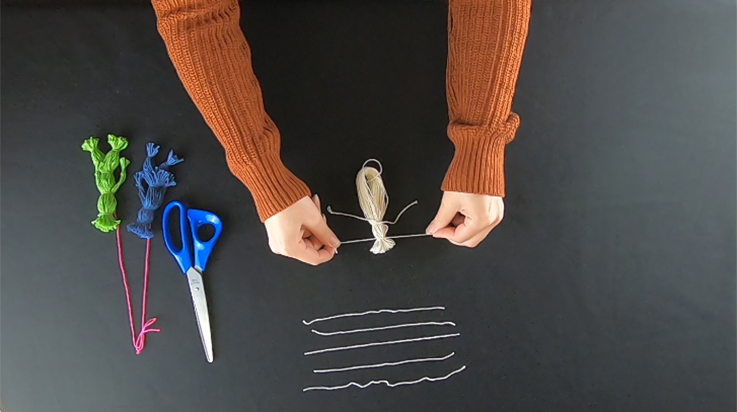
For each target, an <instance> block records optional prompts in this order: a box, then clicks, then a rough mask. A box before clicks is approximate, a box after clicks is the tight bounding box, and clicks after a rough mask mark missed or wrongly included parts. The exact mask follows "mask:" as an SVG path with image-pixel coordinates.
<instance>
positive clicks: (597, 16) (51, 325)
mask: <svg viewBox="0 0 737 412" xmlns="http://www.w3.org/2000/svg"><path fill="white" fill-rule="evenodd" d="M6 3H7V4H9V3H12V2H6ZM15 3H16V4H17V3H18V2H15ZM41 3H43V2H41ZM82 3H84V2H82ZM88 3H89V2H88ZM446 7H447V6H446V5H444V4H442V3H436V2H421V1H417V2H412V1H408V2H399V3H393V2H381V3H357V2H342V3H337V2H317V3H312V2H310V3H303V2H295V3H286V2H279V3H270V4H267V3H249V4H247V5H245V6H244V10H243V14H244V17H243V20H242V22H243V27H244V30H245V32H246V35H247V38H248V39H249V41H250V43H251V45H252V48H253V50H254V67H255V70H256V73H257V75H258V76H259V79H260V81H261V83H262V87H263V89H264V93H265V102H266V107H267V110H268V111H269V113H270V114H271V116H272V117H273V118H274V119H275V121H276V122H277V124H278V125H279V126H280V128H281V131H282V133H283V148H284V154H283V157H284V160H285V163H286V164H287V165H288V166H289V167H290V168H291V169H292V170H293V171H294V172H295V173H296V174H297V175H298V176H300V177H302V178H303V179H304V180H305V181H306V182H307V183H308V184H309V185H310V187H311V188H312V189H313V190H314V191H316V192H317V193H319V194H320V196H321V198H322V199H323V202H324V203H327V204H331V205H332V206H334V207H335V208H336V209H340V210H346V211H353V212H357V211H358V205H357V201H356V199H355V188H354V183H353V179H354V176H355V173H356V171H357V170H358V168H359V167H360V166H361V164H362V162H363V160H364V159H366V158H368V157H377V158H379V159H381V160H382V161H383V163H384V168H385V182H386V184H387V188H388V191H389V195H390V197H391V201H392V203H391V205H390V207H389V212H388V215H389V216H394V215H395V214H396V212H397V211H398V210H399V209H400V208H401V207H402V206H404V204H406V203H408V202H410V201H412V200H414V199H419V201H420V205H419V206H417V207H416V208H415V209H412V210H411V211H409V212H408V213H407V214H406V215H405V216H404V217H403V218H402V221H401V223H400V224H398V225H397V226H396V227H394V228H392V229H391V233H412V232H417V231H421V230H422V229H424V227H425V225H426V224H427V223H428V221H429V220H430V219H431V218H432V216H433V215H434V212H435V208H436V206H437V204H438V202H439V199H440V195H441V193H440V191H439V189H438V188H439V185H440V182H441V179H442V176H443V174H444V170H445V168H446V166H447V164H448V162H449V161H450V159H451V157H452V145H451V144H450V142H449V141H448V140H447V139H446V138H445V125H446V121H447V117H446V103H445V94H444V93H445V91H444V70H445V58H446V27H445V24H446ZM155 23H156V22H155V18H154V14H153V11H152V10H151V9H150V8H149V7H148V6H146V5H131V6H116V7H105V8H103V7H100V6H84V7H82V6H78V7H40V8H38V7H34V8H10V7H9V8H3V10H2V267H1V269H2V307H1V313H2V335H1V340H0V345H1V350H2V358H1V362H2V363H1V368H2V370H1V379H2V380H1V385H2V386H1V389H2V393H1V394H0V396H1V402H2V410H3V411H4V412H46V411H73V412H99V411H110V412H113V411H130V410H136V411H156V412H164V411H177V412H187V411H235V410H238V411H241V410H242V411H307V412H313V411H315V412H316V411H321V412H322V411H324V412H330V411H418V412H419V411H500V410H509V411H533V410H541V411H566V412H567V411H584V410H585V411H648V412H651V411H704V412H721V411H734V410H735V385H736V381H735V286H736V285H735V247H736V245H735V186H736V182H735V132H736V128H735V113H736V111H737V107H736V103H735V95H736V90H735V71H736V70H735V61H736V60H737V59H736V58H735V5H734V2H729V1H685V0H679V1H675V0H661V1H647V2H644V1H614V0H612V1H604V0H600V1H542V0H540V1H536V2H534V5H533V15H532V22H531V28H530V33H529V38H528V46H527V49H526V51H525V56H524V60H523V66H522V72H521V75H520V79H519V83H518V90H517V95H516V99H515V104H514V108H515V111H516V112H517V113H519V114H520V116H521V117H522V126H521V128H520V130H519V133H518V136H517V139H516V140H515V141H514V142H513V143H512V144H511V145H510V146H509V148H508V152H507V153H508V156H507V166H506V170H507V176H508V179H507V180H508V198H507V200H506V204H507V216H506V218H505V220H504V222H503V223H502V225H501V226H500V227H499V228H498V229H496V230H495V231H494V232H493V233H492V235H491V236H490V237H489V238H488V239H487V240H486V241H485V242H484V243H483V244H482V245H481V246H480V247H479V248H478V249H476V250H465V249H460V248H455V247H452V246H450V245H448V244H446V243H444V242H441V241H435V240H431V239H413V240H403V241H399V242H398V246H397V247H396V249H394V250H392V251H391V252H389V253H388V254H386V255H384V256H374V255H371V254H370V253H369V252H368V251H367V248H368V246H369V245H368V244H365V245H350V246H349V245H346V246H345V247H343V248H342V249H341V253H340V255H338V256H337V258H336V259H335V260H334V261H333V262H331V263H329V264H327V265H324V266H321V267H318V268H310V267H307V266H304V265H302V264H299V263H297V262H293V261H290V260H287V259H284V258H280V257H277V256H274V255H272V254H271V253H270V252H269V250H268V247H267V243H266V240H265V233H264V230H263V227H262V225H260V224H259V223H258V221H257V217H256V214H255V210H254V207H253V205H252V201H251V198H250V195H249V194H248V193H247V191H246V190H245V189H244V188H243V187H242V186H241V185H240V183H239V182H238V181H237V180H236V179H235V178H233V177H232V176H231V175H230V174H229V172H228V170H227V167H226V164H225V161H224V157H223V153H222V150H221V148H220V146H219V145H218V143H217V141H216V140H215V138H214V137H213V136H212V134H211V132H210V130H209V129H208V128H207V126H206V125H205V124H204V122H203V121H202V119H201V117H200V115H199V113H198V112H197V111H196V109H195V107H194V106H193V104H192V103H191V102H190V100H189V98H188V96H187V95H186V93H185V92H184V90H183V88H182V87H181V85H180V83H179V80H178V78H177V76H176V73H175V71H174V69H173V68H172V66H171V63H170V62H169V60H168V58H167V55H166V52H165V48H164V45H163V44H162V42H161V40H160V38H159V37H158V34H157V32H156V27H155ZM107 133H115V134H120V135H123V136H127V137H128V138H129V139H130V142H131V146H130V148H129V149H128V150H127V151H126V152H125V155H126V156H128V157H129V158H130V159H131V160H132V162H133V163H132V165H131V166H130V167H129V171H131V172H133V171H136V170H138V169H139V168H140V165H141V162H142V160H143V155H144V145H145V143H146V142H148V141H151V140H153V141H156V142H158V143H160V144H162V146H163V148H164V149H168V148H171V147H174V148H175V149H176V150H177V152H178V153H181V154H182V155H183V156H184V157H185V158H186V161H185V163H183V164H182V165H180V166H177V168H176V170H175V173H176V176H177V180H178V181H179V182H180V184H179V186H177V187H176V188H174V189H173V190H171V191H170V192H169V194H168V197H169V199H174V198H176V199H180V200H183V201H185V202H187V203H188V204H189V205H190V206H193V207H198V208H203V209H207V210H211V211H213V212H215V213H217V214H219V215H220V216H221V217H222V218H223V220H224V223H225V231H224V233H223V236H222V238H221V240H220V242H219V244H218V245H217V248H216V251H215V254H214V257H213V260H211V262H210V264H209V266H208V268H207V269H208V270H207V272H206V273H205V281H206V285H207V292H208V298H209V300H210V316H211V319H212V322H213V339H214V342H215V363H214V364H212V365H209V364H207V363H206V362H205V360H204V356H203V354H202V349H201V345H200V341H199V338H198V336H197V330H196V326H195V322H194V319H193V314H192V308H191V304H190V301H189V296H188V290H187V286H186V282H185V279H184V277H182V276H181V275H179V272H178V268H177V267H176V265H175V263H174V261H173V259H172V258H171V257H170V256H169V255H168V253H167V252H166V250H165V247H164V245H163V242H162V241H161V236H160V233H159V232H158V229H159V227H158V226H159V225H158V220H157V237H156V238H155V239H154V242H153V250H152V269H151V281H150V289H149V315H150V316H157V317H158V318H159V321H158V323H157V326H159V327H161V328H162V329H163V331H162V333H160V334H153V335H148V343H147V347H146V349H145V351H144V352H143V354H142V355H140V356H136V355H135V354H134V351H133V348H132V347H131V344H130V338H129V332H128V327H127V319H126V311H125V303H124V295H123V290H122V286H121V283H120V275H119V272H118V268H117V265H116V258H115V237H114V235H113V234H102V233H100V232H98V231H97V230H95V229H94V228H93V227H92V226H91V225H90V224H89V221H90V220H92V219H93V218H94V217H95V214H96V209H95V201H96V199H97V191H96V189H95V186H94V179H93V176H92V171H93V168H92V164H91V162H90V159H89V156H88V154H87V153H84V152H82V151H81V150H80V148H79V146H80V145H81V143H82V141H83V139H85V138H86V137H88V136H90V135H95V136H98V137H104V135H105V134H107ZM118 199H119V201H120V205H119V208H118V211H119V213H120V214H121V215H122V217H123V218H124V219H125V221H126V222H130V221H131V220H132V219H134V218H135V213H136V210H137V208H138V206H139V203H138V200H137V197H136V191H135V189H134V187H133V183H132V181H129V182H127V183H126V184H125V185H124V186H123V188H122V189H121V191H120V192H119V195H118ZM330 222H331V224H332V226H333V228H334V230H335V231H336V232H337V233H338V235H339V236H341V237H342V238H343V239H349V238H356V237H364V236H366V235H368V233H369V230H368V226H367V225H365V224H364V223H361V222H354V221H347V220H345V219H342V218H331V219H330ZM143 245H144V243H143V241H140V240H138V239H137V238H135V237H133V236H132V235H130V234H128V233H124V250H125V258H126V262H127V265H128V270H129V274H130V277H131V286H132V291H133V299H134V307H135V308H136V314H137V315H136V317H137V316H138V307H139V302H140V287H141V283H140V282H141V270H140V268H141V267H142V262H143V247H144V246H143ZM425 305H445V306H446V307H447V310H446V311H445V313H444V314H442V315H441V314H432V315H423V316H404V317H401V319H402V320H419V319H420V318H422V319H430V318H432V319H449V320H453V321H455V322H457V324H458V327H457V328H455V329H456V331H458V332H460V333H461V336H460V337H459V338H457V339H449V340H446V341H438V342H435V343H428V344H410V345H403V346H401V347H399V346H397V347H393V348H391V349H389V348H386V349H376V350H373V349H372V350H366V351H365V352H360V351H356V352H354V353H345V354H336V355H321V357H309V358H308V357H304V356H303V355H302V352H304V351H306V350H311V349H316V348H320V347H325V346H332V345H333V344H335V345H340V344H347V343H352V342H358V341H366V339H369V336H365V337H354V338H350V339H349V338H319V337H317V336H315V335H312V334H310V333H309V331H308V329H309V328H306V327H304V326H302V325H301V322H300V321H301V320H302V319H309V318H314V317H318V316H324V315H330V314H335V313H339V312H343V311H360V310H365V309H375V308H380V307H413V306H425ZM398 320H400V317H396V318H393V317H377V318H373V319H370V320H369V319H367V320H365V321H364V322H363V323H364V324H365V323H366V322H374V323H375V324H386V323H390V322H394V321H398ZM137 322H138V321H137ZM355 326H357V322H356V323H354V322H344V323H341V324H335V325H331V326H330V327H331V328H332V327H355ZM362 326H363V325H362ZM325 328H326V329H327V328H328V327H327V326H326V327H325ZM445 330H446V329H444V331H445ZM438 331H439V329H429V330H423V331H420V330H413V331H409V330H403V331H393V332H386V333H383V334H381V336H379V335H375V336H372V337H371V339H378V338H383V339H399V338H404V337H408V336H417V335H422V334H431V333H438ZM448 351H455V352H456V356H455V357H454V358H452V360H450V361H447V362H445V363H443V364H438V365H414V366H407V367H401V368H386V369H381V370H377V371H373V372H366V373H355V374H350V375H348V374H346V375H344V376H338V375H335V376H322V377H321V376H317V375H313V374H312V373H311V372H310V371H311V369H313V368H316V367H327V366H332V367H335V366H344V365H348V364H355V363H366V362H375V361H378V360H379V359H381V360H396V359H402V358H405V357H416V356H419V355H420V354H425V355H427V356H431V355H437V354H444V353H447V352H448ZM461 364H465V365H467V368H468V369H467V370H466V371H464V372H463V373H461V374H459V375H457V376H454V377H452V378H451V379H449V380H448V381H446V382H442V383H424V384H421V385H416V386H410V387H403V388H396V389H389V388H386V387H376V386H374V387H371V388H369V389H366V390H358V389H355V388H354V389H351V390H345V391H339V392H331V393H327V392H319V393H318V392H310V393H302V392H301V389H302V388H303V387H305V386H310V385H318V384H339V383H343V382H346V381H347V380H358V381H361V382H366V381H368V380H370V379H377V378H386V379H389V380H391V381H397V380H403V379H407V378H413V377H418V376H423V375H426V374H429V375H431V376H432V375H435V376H438V375H442V374H445V373H447V372H448V371H449V370H451V369H454V368H456V367H458V366H459V365H461Z"/></svg>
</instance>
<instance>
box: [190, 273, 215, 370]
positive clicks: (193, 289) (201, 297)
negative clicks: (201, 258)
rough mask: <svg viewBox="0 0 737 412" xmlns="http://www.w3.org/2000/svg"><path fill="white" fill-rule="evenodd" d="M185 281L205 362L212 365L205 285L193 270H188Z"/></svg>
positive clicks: (198, 274) (200, 275) (199, 275)
mask: <svg viewBox="0 0 737 412" xmlns="http://www.w3.org/2000/svg"><path fill="white" fill-rule="evenodd" d="M187 280H188V281H189V293H190V294H191V295H192V304H193V305H194V314H195V318H196V319H197V328H198V329H199V330H200V339H202V348H203V349H204V350H205V356H206V357H207V361H208V362H209V363H212V361H213V355H212V335H211V334H210V315H209V314H208V312H207V298H206V296H205V284H204V283H203V282H202V274H201V273H200V272H199V271H198V270H197V269H195V268H189V270H187Z"/></svg>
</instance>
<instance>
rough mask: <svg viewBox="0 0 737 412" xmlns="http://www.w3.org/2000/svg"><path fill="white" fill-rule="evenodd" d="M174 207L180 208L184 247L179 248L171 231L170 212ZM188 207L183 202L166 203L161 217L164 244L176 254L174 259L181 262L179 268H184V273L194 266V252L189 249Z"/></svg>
mask: <svg viewBox="0 0 737 412" xmlns="http://www.w3.org/2000/svg"><path fill="white" fill-rule="evenodd" d="M174 208H178V209H179V235H180V236H181V242H182V248H181V249H179V250H177V249H176V247H175V246H174V243H173V241H172V239H171V232H170V231H169V213H171V210H172V209H174ZM185 211H186V209H185V207H184V205H183V204H182V202H179V201H176V200H175V201H173V202H171V203H169V204H168V205H166V207H165V208H164V215H163V216H162V218H161V221H162V229H163V232H164V244H165V245H166V248H167V249H169V253H171V255H172V256H174V259H175V260H176V261H177V263H178V264H179V268H180V269H182V273H185V274H186V273H187V271H188V270H189V268H191V267H192V254H191V253H190V251H189V242H188V241H187V237H186V236H187V221H186V220H185V217H184V215H185V214H186V213H185Z"/></svg>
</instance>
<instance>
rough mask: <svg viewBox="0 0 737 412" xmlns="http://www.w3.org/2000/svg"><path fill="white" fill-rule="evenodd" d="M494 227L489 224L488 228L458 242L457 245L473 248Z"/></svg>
mask: <svg viewBox="0 0 737 412" xmlns="http://www.w3.org/2000/svg"><path fill="white" fill-rule="evenodd" d="M493 229H494V226H489V227H488V228H486V229H484V230H482V231H481V233H479V234H478V235H476V236H474V237H472V238H471V239H468V240H467V241H465V242H463V243H458V244H457V245H458V246H463V247H467V248H475V247H476V246H478V245H479V244H480V243H481V242H483V240H484V239H486V237H487V236H489V233H491V231H492V230H493Z"/></svg>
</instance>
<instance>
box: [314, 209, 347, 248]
mask: <svg viewBox="0 0 737 412" xmlns="http://www.w3.org/2000/svg"><path fill="white" fill-rule="evenodd" d="M306 226H307V229H308V230H309V231H310V232H312V236H313V237H315V238H317V239H318V240H319V241H320V242H322V244H323V245H328V246H331V247H334V248H337V247H338V246H340V240H338V237H337V236H335V233H333V231H332V230H330V228H329V227H328V224H327V222H326V220H325V219H323V218H322V216H321V217H320V218H319V219H318V220H317V222H315V223H312V224H309V225H306Z"/></svg>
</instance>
